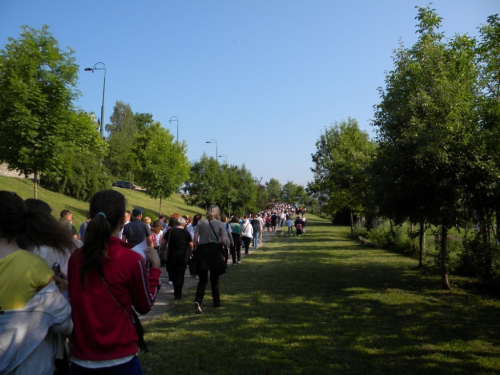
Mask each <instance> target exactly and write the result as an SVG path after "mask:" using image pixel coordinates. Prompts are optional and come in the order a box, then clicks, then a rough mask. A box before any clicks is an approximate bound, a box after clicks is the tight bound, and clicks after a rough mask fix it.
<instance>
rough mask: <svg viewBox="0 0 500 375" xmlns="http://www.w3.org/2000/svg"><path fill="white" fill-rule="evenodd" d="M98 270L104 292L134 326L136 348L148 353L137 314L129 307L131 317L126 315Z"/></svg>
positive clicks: (125, 311)
mask: <svg viewBox="0 0 500 375" xmlns="http://www.w3.org/2000/svg"><path fill="white" fill-rule="evenodd" d="M98 270H99V274H100V275H101V280H102V283H103V284H104V286H105V287H106V290H107V291H108V292H109V294H110V295H111V297H112V298H113V299H114V300H115V302H116V303H117V304H118V306H120V308H121V309H122V310H123V312H124V313H125V315H127V318H128V319H129V320H130V321H131V322H132V324H133V325H134V327H135V330H136V332H137V337H138V338H137V346H138V347H139V349H140V350H142V351H143V352H144V353H148V352H149V349H148V347H147V345H146V341H144V328H143V327H142V324H141V321H140V319H139V316H137V313H136V312H135V310H134V309H133V308H132V307H130V311H131V315H132V317H130V316H129V314H128V313H127V310H125V308H124V307H123V306H122V305H121V303H120V302H118V300H117V299H116V298H115V296H114V295H113V293H111V290H110V289H109V288H108V284H106V281H105V280H104V274H103V272H102V269H101V268H99V269H98Z"/></svg>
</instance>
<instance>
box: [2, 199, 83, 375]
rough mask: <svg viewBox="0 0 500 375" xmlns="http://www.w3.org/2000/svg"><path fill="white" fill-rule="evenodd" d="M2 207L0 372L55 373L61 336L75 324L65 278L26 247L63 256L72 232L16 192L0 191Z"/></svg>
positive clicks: (69, 244)
mask: <svg viewBox="0 0 500 375" xmlns="http://www.w3.org/2000/svg"><path fill="white" fill-rule="evenodd" d="M49 209H50V207H49ZM0 212H1V213H2V214H1V215H0V374H9V375H11V374H15V375H22V374H35V373H36V374H41V375H51V374H53V373H54V370H55V369H56V368H55V365H54V357H55V354H56V351H55V349H57V347H58V338H59V337H60V336H58V335H67V334H70V333H71V331H72V329H73V323H72V320H71V308H70V304H69V302H68V301H67V300H66V299H65V298H64V297H63V295H62V294H61V292H64V291H65V290H66V287H67V283H66V281H65V280H63V279H62V278H59V277H57V276H55V275H54V272H53V271H52V270H51V269H50V267H49V266H48V265H47V264H46V263H45V261H44V260H43V259H42V258H40V257H39V256H38V255H35V254H33V253H32V252H31V251H28V250H29V249H31V248H32V247H35V246H37V247H39V246H47V247H50V248H51V249H53V251H57V252H59V253H61V255H65V253H66V251H67V249H68V248H70V247H71V246H72V245H73V241H72V236H71V233H70V232H67V231H66V230H65V229H63V228H62V227H61V226H60V225H59V222H58V221H57V220H56V219H55V218H54V217H53V216H52V215H50V214H49V213H47V212H44V211H42V210H33V211H32V210H27V209H26V205H25V203H24V201H23V200H22V199H21V197H19V196H18V195H17V194H16V193H12V192H9V191H0ZM54 281H55V282H54ZM56 283H57V285H56Z"/></svg>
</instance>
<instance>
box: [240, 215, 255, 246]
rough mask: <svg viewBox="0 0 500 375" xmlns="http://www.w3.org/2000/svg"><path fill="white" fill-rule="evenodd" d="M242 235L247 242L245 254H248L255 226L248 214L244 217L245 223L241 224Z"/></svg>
mask: <svg viewBox="0 0 500 375" xmlns="http://www.w3.org/2000/svg"><path fill="white" fill-rule="evenodd" d="M241 237H242V239H243V243H244V244H245V255H248V248H249V247H250V241H252V238H253V228H252V224H250V221H248V216H247V215H245V216H244V217H243V223H242V224H241Z"/></svg>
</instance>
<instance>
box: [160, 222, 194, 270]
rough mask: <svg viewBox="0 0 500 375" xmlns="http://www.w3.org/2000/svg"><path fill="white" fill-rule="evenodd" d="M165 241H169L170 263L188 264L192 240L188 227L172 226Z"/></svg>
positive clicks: (168, 260)
mask: <svg viewBox="0 0 500 375" xmlns="http://www.w3.org/2000/svg"><path fill="white" fill-rule="evenodd" d="M165 241H167V242H168V258H167V262H168V263H174V264H187V262H188V260H189V252H190V250H191V247H190V246H189V243H190V242H192V240H191V234H190V233H189V232H188V231H187V229H183V228H172V229H169V230H168V232H167V233H166V234H165Z"/></svg>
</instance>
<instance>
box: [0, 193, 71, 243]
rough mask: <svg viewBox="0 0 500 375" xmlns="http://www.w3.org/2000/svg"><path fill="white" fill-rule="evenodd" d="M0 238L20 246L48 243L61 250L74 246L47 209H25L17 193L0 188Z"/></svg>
mask: <svg viewBox="0 0 500 375" xmlns="http://www.w3.org/2000/svg"><path fill="white" fill-rule="evenodd" d="M0 237H3V238H7V239H8V240H9V242H11V241H13V240H14V241H16V244H17V246H19V248H21V249H25V250H32V249H33V248H35V247H37V246H43V245H46V246H50V247H52V248H54V249H56V250H58V251H60V252H67V251H68V250H69V249H71V248H73V247H74V243H73V240H72V238H71V235H70V234H69V233H67V232H66V231H65V230H64V228H62V227H61V225H59V223H58V222H57V220H56V219H54V217H53V216H52V215H50V214H49V213H47V212H46V211H42V210H33V211H31V210H27V209H26V205H25V203H24V201H23V200H22V199H21V197H20V196H18V195H17V194H16V193H12V192H9V191H0Z"/></svg>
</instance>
